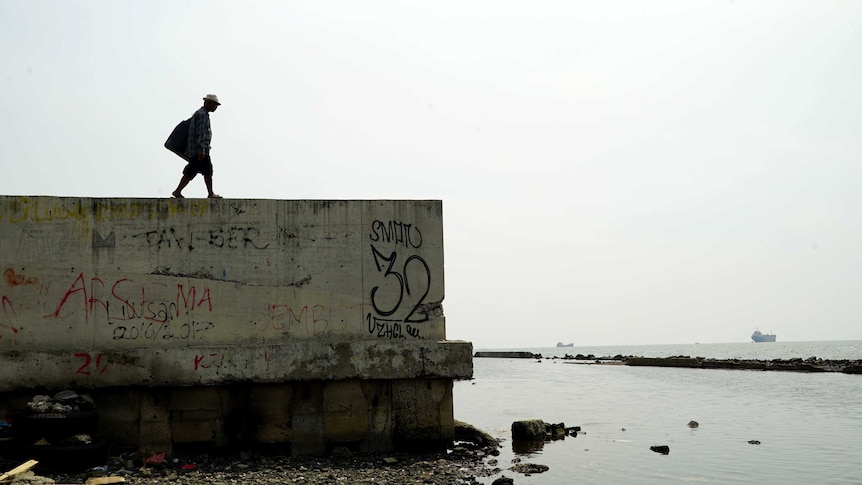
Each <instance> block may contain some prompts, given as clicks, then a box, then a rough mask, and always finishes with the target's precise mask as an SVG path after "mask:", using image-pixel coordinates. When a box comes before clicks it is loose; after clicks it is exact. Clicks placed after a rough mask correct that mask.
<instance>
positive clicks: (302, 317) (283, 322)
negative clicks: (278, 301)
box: [269, 305, 329, 335]
mask: <svg viewBox="0 0 862 485" xmlns="http://www.w3.org/2000/svg"><path fill="white" fill-rule="evenodd" d="M327 313H328V312H327V310H326V307H325V306H323V305H312V306H311V311H310V312H309V307H308V305H305V306H303V307H302V308H300V309H299V311H298V312H297V310H296V309H295V308H293V307H291V306H290V305H270V306H269V321H270V323H271V326H272V328H273V329H274V330H280V331H287V332H290V331H291V330H293V327H294V325H301V327H300V329H301V330H304V331H305V333H306V335H319V334H321V333H323V332H325V331H326V329H327V328H329V320H328V319H327V318H324V317H325V316H327Z"/></svg>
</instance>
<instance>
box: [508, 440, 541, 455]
mask: <svg viewBox="0 0 862 485" xmlns="http://www.w3.org/2000/svg"><path fill="white" fill-rule="evenodd" d="M544 447H545V441H544V440H542V441H512V453H514V454H516V455H531V454H533V453H537V452H539V451H542V448H544Z"/></svg>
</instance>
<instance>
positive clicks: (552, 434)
mask: <svg viewBox="0 0 862 485" xmlns="http://www.w3.org/2000/svg"><path fill="white" fill-rule="evenodd" d="M545 433H546V434H547V436H548V437H549V438H550V439H552V440H561V439H564V438H565V437H566V425H565V423H558V424H545Z"/></svg>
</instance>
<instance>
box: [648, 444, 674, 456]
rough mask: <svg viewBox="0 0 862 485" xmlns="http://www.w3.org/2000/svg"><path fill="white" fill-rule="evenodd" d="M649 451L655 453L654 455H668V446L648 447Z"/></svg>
mask: <svg viewBox="0 0 862 485" xmlns="http://www.w3.org/2000/svg"><path fill="white" fill-rule="evenodd" d="M649 449H650V450H652V451H655V452H656V453H661V454H662V455H667V454H669V453H670V446H667V445H659V446H650V447H649Z"/></svg>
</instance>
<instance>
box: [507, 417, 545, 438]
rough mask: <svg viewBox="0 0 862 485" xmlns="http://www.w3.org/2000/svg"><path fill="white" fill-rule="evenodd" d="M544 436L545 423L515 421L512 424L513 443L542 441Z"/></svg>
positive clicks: (533, 420)
mask: <svg viewBox="0 0 862 485" xmlns="http://www.w3.org/2000/svg"><path fill="white" fill-rule="evenodd" d="M545 436H546V433H545V422H544V421H542V420H541V419H530V420H526V421H515V422H513V423H512V440H513V441H539V440H542V441H544V440H545Z"/></svg>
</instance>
